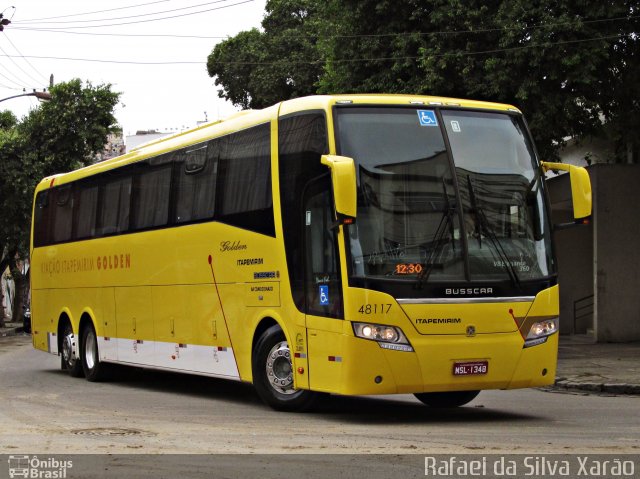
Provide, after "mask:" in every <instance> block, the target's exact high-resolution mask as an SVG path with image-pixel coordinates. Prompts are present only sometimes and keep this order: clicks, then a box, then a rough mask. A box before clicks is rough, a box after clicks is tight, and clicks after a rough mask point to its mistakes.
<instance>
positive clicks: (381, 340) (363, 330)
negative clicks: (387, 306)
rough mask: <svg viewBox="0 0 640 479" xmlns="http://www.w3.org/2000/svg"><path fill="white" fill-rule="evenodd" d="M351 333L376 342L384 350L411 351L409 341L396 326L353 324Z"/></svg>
mask: <svg viewBox="0 0 640 479" xmlns="http://www.w3.org/2000/svg"><path fill="white" fill-rule="evenodd" d="M353 332H354V334H355V335H356V337H358V338H363V339H370V340H371V341H377V342H378V345H379V346H380V347H381V348H384V349H392V350H394V351H407V352H411V351H413V348H412V347H411V345H410V344H409V340H408V339H407V337H406V336H405V335H404V333H403V332H402V330H401V329H400V328H398V327H396V326H385V325H383V324H372V323H353Z"/></svg>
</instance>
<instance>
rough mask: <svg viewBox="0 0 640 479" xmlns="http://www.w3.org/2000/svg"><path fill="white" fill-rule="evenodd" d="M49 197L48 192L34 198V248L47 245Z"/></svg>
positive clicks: (42, 192)
mask: <svg viewBox="0 0 640 479" xmlns="http://www.w3.org/2000/svg"><path fill="white" fill-rule="evenodd" d="M49 196H50V190H45V191H41V192H40V193H38V194H37V196H36V204H35V208H34V211H33V243H34V246H44V245H46V244H48V243H49V238H48V231H49V219H50V214H49V212H50V208H49Z"/></svg>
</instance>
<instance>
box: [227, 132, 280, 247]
mask: <svg viewBox="0 0 640 479" xmlns="http://www.w3.org/2000/svg"><path fill="white" fill-rule="evenodd" d="M220 146H221V149H220V159H219V161H218V165H219V166H218V192H217V204H216V209H217V212H216V216H217V218H218V219H219V220H220V221H222V222H223V223H227V224H230V225H233V226H238V227H239V228H244V229H248V230H251V231H256V232H258V233H263V234H267V235H270V236H274V235H275V226H274V222H273V200H272V195H271V138H270V130H269V125H268V124H265V125H260V126H257V127H255V128H250V129H248V130H245V131H241V132H239V133H235V134H233V135H229V136H226V137H224V138H222V139H221V140H220Z"/></svg>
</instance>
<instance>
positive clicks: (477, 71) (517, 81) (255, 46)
mask: <svg viewBox="0 0 640 479" xmlns="http://www.w3.org/2000/svg"><path fill="white" fill-rule="evenodd" d="M639 11H640V1H639V0H622V1H620V0H604V1H603V0H585V1H583V2H574V1H572V0H541V1H539V2H529V1H526V0H509V1H506V0H491V1H486V0H484V1H483V0H468V1H462V0H270V1H269V2H268V3H267V10H266V13H265V17H264V20H263V22H262V26H263V30H264V31H262V32H260V31H258V30H253V31H252V32H243V33H241V34H239V35H237V36H236V37H233V38H230V39H228V40H226V41H225V42H222V43H220V44H219V45H217V46H216V47H215V48H214V50H213V52H212V53H211V55H209V62H208V71H209V74H210V75H211V76H216V84H217V85H220V86H222V87H223V89H222V90H221V91H220V92H219V95H220V97H222V98H227V99H230V100H231V101H233V102H234V103H235V104H236V105H239V106H242V107H244V108H249V107H253V108H261V107H264V106H268V105H271V104H273V103H276V102H278V101H281V100H285V99H288V98H293V97H296V96H302V95H306V94H310V93H375V92H384V93H414V94H431V95H439V96H453V97H464V98H475V99H481V100H490V101H498V102H504V103H511V104H514V105H515V106H517V107H518V108H520V109H521V110H522V111H523V112H524V114H525V116H526V117H527V119H528V121H529V125H530V127H531V130H532V133H533V135H534V138H535V140H536V144H537V146H538V149H539V151H540V154H541V156H542V157H544V158H545V159H556V158H557V154H558V150H559V148H560V147H561V146H562V145H563V143H564V141H565V139H566V138H567V137H574V138H578V139H579V138H584V137H587V136H589V135H595V134H598V135H603V134H606V135H608V136H610V137H611V138H612V139H613V140H614V141H616V142H617V144H618V145H619V155H618V159H622V158H623V156H624V155H625V154H626V152H628V151H629V149H631V150H635V151H640V137H638V135H637V134H636V133H635V132H636V131H637V129H638V127H639V126H640V108H638V107H639V106H640V105H638V103H639V102H640V86H639V85H640V83H639V82H638V81H637V78H638V73H640V63H639V57H640V51H639V50H638V49H639V48H640V38H638V34H637V33H636V32H638V31H639V30H640V28H639V27H640V25H639V23H640V20H639V19H638V18H637V14H638V12H639Z"/></svg>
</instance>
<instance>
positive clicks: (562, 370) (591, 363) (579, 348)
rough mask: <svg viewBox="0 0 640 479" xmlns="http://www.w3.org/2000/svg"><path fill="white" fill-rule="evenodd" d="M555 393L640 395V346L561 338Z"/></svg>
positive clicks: (12, 331) (15, 329) (15, 328)
mask: <svg viewBox="0 0 640 479" xmlns="http://www.w3.org/2000/svg"><path fill="white" fill-rule="evenodd" d="M16 334H23V332H22V323H6V327H5V328H0V338H2V337H3V336H15V335H16ZM553 388H554V389H566V390H569V391H586V392H589V393H596V394H597V393H605V394H633V395H640V342H633V343H604V344H593V343H592V342H591V340H590V339H589V338H585V337H583V336H582V337H581V336H560V350H559V353H558V371H557V375H556V383H555V385H554V386H553Z"/></svg>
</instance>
